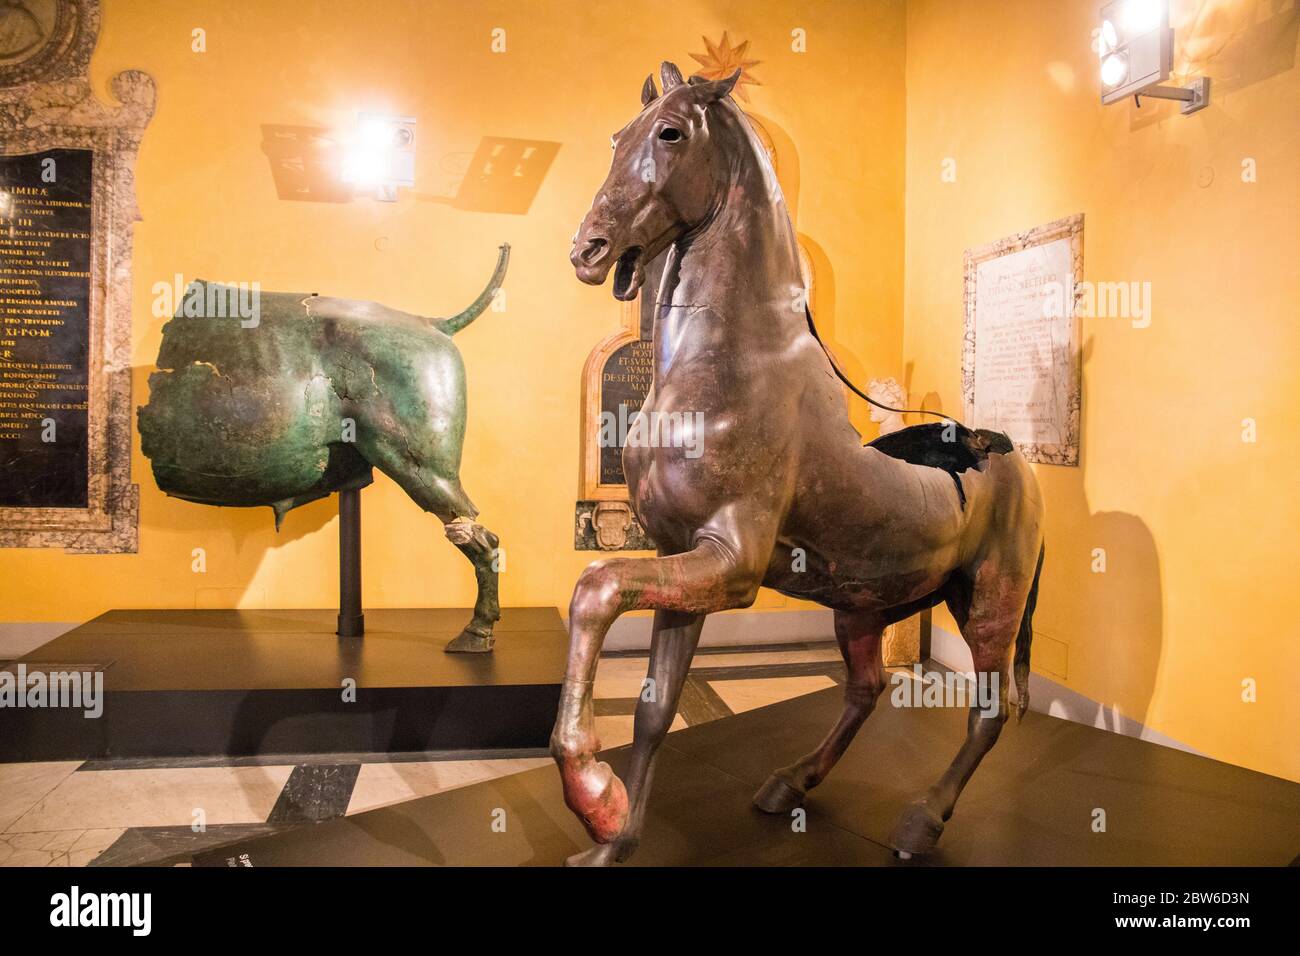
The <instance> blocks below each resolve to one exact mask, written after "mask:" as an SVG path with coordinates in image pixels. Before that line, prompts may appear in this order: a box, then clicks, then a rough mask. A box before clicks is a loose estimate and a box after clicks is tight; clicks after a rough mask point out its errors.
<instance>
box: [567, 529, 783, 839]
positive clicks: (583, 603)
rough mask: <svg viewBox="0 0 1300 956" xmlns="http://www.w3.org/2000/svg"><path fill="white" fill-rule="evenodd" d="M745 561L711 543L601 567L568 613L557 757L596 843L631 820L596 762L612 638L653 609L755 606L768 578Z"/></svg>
mask: <svg viewBox="0 0 1300 956" xmlns="http://www.w3.org/2000/svg"><path fill="white" fill-rule="evenodd" d="M739 553H742V552H740V551H739V550H737V549H731V548H724V547H723V546H722V545H720V544H718V543H717V542H715V541H712V540H706V541H704V542H703V543H701V544H700V545H699V546H698V547H696V548H695V549H694V550H693V551H690V552H688V553H686V554H678V555H672V556H671V557H659V558H614V559H612V560H609V561H598V562H596V563H595V564H592V565H591V566H590V567H588V568H587V570H586V571H584V572H583V573H582V576H581V577H580V578H579V579H578V584H577V586H576V587H575V588H574V591H573V601H572V603H571V604H570V606H569V662H568V668H567V670H566V672H565V676H564V686H563V688H562V689H561V692H560V709H559V714H558V716H557V718H556V722H555V729H554V731H553V732H552V735H551V753H552V754H553V755H554V757H555V761H556V763H557V764H558V765H559V768H560V777H561V779H562V781H563V784H564V799H565V802H566V803H567V804H568V805H569V809H570V810H572V811H573V812H574V813H575V814H577V816H578V817H579V819H581V820H582V823H583V825H584V826H585V827H586V828H587V832H588V833H590V834H591V837H592V839H594V840H595V841H596V842H597V843H611V842H613V841H614V840H616V839H617V838H618V837H619V836H620V834H622V833H623V832H624V829H625V828H626V827H627V824H628V819H629V818H628V795H627V791H626V789H625V788H624V786H623V782H622V781H621V780H619V779H618V777H617V776H615V774H614V772H613V771H612V770H611V769H610V767H609V765H608V764H606V763H602V762H600V761H598V760H597V759H596V756H595V754H596V751H597V750H598V749H599V748H600V742H599V741H598V740H597V739H596V731H595V720H594V717H593V713H592V700H591V696H592V695H591V692H592V683H593V681H594V680H595V676H596V664H597V662H598V660H599V657H600V648H601V645H602V644H603V643H604V640H605V634H606V633H607V632H608V631H609V627H610V625H611V624H613V623H614V620H615V618H617V617H618V615H620V614H622V613H623V612H624V611H633V610H639V609H643V608H654V609H656V610H663V611H676V612H679V613H681V614H689V615H701V616H702V615H705V614H708V613H711V612H713V611H723V610H727V609H728V608H733V607H746V606H748V605H749V604H751V603H753V600H754V597H755V595H756V594H757V593H758V586H759V582H760V581H761V579H762V572H761V571H760V570H758V568H757V563H756V562H745V561H743V560H741V559H739V558H737V556H736V555H737V554H739ZM688 660H689V658H688ZM665 706H666V702H665ZM673 706H674V709H675V706H676V703H675V701H674V702H673ZM669 720H671V717H669Z"/></svg>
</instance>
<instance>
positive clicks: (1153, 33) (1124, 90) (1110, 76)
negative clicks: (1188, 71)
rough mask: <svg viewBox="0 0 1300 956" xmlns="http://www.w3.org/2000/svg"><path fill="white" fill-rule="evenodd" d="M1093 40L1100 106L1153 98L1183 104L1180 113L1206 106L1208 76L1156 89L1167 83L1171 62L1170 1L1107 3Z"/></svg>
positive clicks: (1208, 89)
mask: <svg viewBox="0 0 1300 956" xmlns="http://www.w3.org/2000/svg"><path fill="white" fill-rule="evenodd" d="M1096 38H1097V39H1096V50H1097V58H1098V61H1099V63H1100V73H1101V85H1102V87H1103V88H1104V89H1103V92H1102V94H1101V101H1102V103H1114V102H1117V101H1118V100H1122V99H1124V98H1125V97H1128V96H1132V97H1134V98H1137V97H1142V96H1153V97H1156V98H1157V99H1162V100H1180V101H1182V104H1183V106H1182V111H1183V112H1184V113H1195V112H1196V111H1197V110H1199V109H1202V108H1204V107H1205V106H1207V105H1209V102H1210V79H1209V77H1206V76H1202V77H1198V78H1197V79H1195V80H1193V81H1192V82H1191V84H1190V85H1188V86H1161V85H1160V84H1161V83H1163V82H1164V81H1165V80H1167V79H1169V74H1170V72H1171V71H1172V69H1173V63H1174V31H1173V29H1172V28H1171V27H1170V26H1169V0H1114V2H1112V3H1108V4H1106V5H1105V6H1104V7H1102V8H1101V26H1100V27H1099V28H1098V29H1097V31H1096ZM1138 105H1139V106H1140V105H1141V100H1140V99H1139V100H1138Z"/></svg>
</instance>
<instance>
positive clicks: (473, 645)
mask: <svg viewBox="0 0 1300 956" xmlns="http://www.w3.org/2000/svg"><path fill="white" fill-rule="evenodd" d="M495 643H496V638H494V637H493V636H492V635H491V634H490V633H489V634H480V633H479V632H478V631H474V630H471V629H470V628H468V627H467V628H465V630H463V631H461V632H460V634H458V635H457V636H456V638H455V639H454V640H452V641H451V642H450V643H448V644H447V646H446V647H445V648H444V650H445V651H446V652H447V653H448V654H487V653H488V652H489V651H491V650H492V645H493V644H495Z"/></svg>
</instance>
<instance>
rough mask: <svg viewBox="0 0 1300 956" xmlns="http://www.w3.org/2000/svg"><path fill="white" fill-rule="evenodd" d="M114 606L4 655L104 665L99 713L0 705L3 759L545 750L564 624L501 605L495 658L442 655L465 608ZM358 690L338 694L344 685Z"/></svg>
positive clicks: (43, 666)
mask: <svg viewBox="0 0 1300 956" xmlns="http://www.w3.org/2000/svg"><path fill="white" fill-rule="evenodd" d="M337 614H338V612H337V610H336V609H331V610H298V611H290V610H274V611H272V610H268V611H233V610H210V611H185V610H164V611H158V610H138V611H127V610H121V611H109V612H108V613H106V614H102V615H100V616H99V617H97V618H95V619H94V620H91V621H89V622H87V623H86V624H83V625H82V626H80V627H78V628H76V629H74V630H72V631H69V632H68V633H67V634H65V635H63V636H62V637H59V638H57V639H55V640H54V641H51V642H50V643H48V644H46V645H44V646H43V647H40V648H38V649H37V650H35V651H33V652H32V653H31V654H28V655H27V656H26V657H23V658H21V659H19V660H16V661H13V662H10V663H8V664H7V665H5V666H6V667H7V668H9V669H14V670H16V669H17V668H18V666H19V665H26V669H27V671H28V672H32V671H42V672H58V671H79V672H94V671H102V673H103V676H104V704H103V713H102V715H101V716H99V717H97V718H88V717H87V716H85V714H84V712H83V710H81V709H70V708H41V709H13V710H6V711H5V713H4V716H3V733H0V762H14V761H28V760H74V759H90V758H104V757H181V756H205V755H221V756H248V755H254V754H268V753H288V754H316V753H347V752H358V751H362V752H389V753H392V752H400V751H424V750H460V749H475V750H483V749H496V748H510V749H519V748H533V747H546V746H547V744H548V741H549V738H550V732H551V727H552V725H553V724H554V722H555V711H556V708H557V706H558V704H559V695H560V681H561V679H562V677H563V675H564V661H565V652H566V647H567V635H566V631H565V628H564V624H563V621H562V620H561V618H560V615H559V612H558V611H556V610H555V608H548V607H515V608H504V609H502V612H501V620H500V621H499V622H498V623H497V625H496V628H495V633H496V648H495V650H494V651H493V652H492V653H490V654H447V653H445V652H444V651H443V646H444V645H445V644H446V643H447V642H448V641H450V640H451V639H452V638H454V637H455V636H456V635H457V634H458V633H460V631H461V629H462V628H463V627H464V626H465V624H466V622H467V621H469V619H470V614H471V612H470V610H469V609H468V608H439V609H417V610H402V609H372V610H369V611H367V612H366V633H365V636H364V637H355V638H340V637H337V636H336V635H335V633H334V628H335V626H336V623H337V620H336V619H337ZM349 679H351V680H353V681H355V688H356V691H355V700H354V701H351V702H349V701H348V700H345V699H344V698H345V683H344V682H345V681H346V680H349Z"/></svg>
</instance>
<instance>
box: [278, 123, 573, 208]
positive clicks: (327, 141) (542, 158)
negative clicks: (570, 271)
mask: <svg viewBox="0 0 1300 956" xmlns="http://www.w3.org/2000/svg"><path fill="white" fill-rule="evenodd" d="M559 151H560V144H559V143H552V142H547V141H545V140H532V139H513V138H510V137H505V136H484V137H483V138H482V139H480V140H479V145H478V149H477V150H476V151H475V152H474V153H473V155H472V156H470V154H468V153H451V154H448V155H447V156H444V157H443V158H442V161H441V163H440V168H441V169H442V171H443V172H444V173H449V174H451V175H455V176H457V177H458V179H459V183H460V185H459V187H458V188H457V189H456V192H455V193H454V194H453V195H436V194H433V193H420V192H414V191H410V192H408V195H409V196H410V197H411V198H412V199H416V200H418V201H420V202H434V203H445V204H447V205H450V206H452V207H454V208H456V209H462V210H464V211H466V212H494V213H510V214H513V215H519V216H522V215H524V214H525V213H527V212H528V210H529V208H530V207H531V206H532V204H533V200H534V199H535V198H536V196H537V192H538V190H540V189H541V187H542V181H543V180H545V178H546V174H547V172H549V170H550V168H551V164H552V163H553V162H554V161H555V156H556V154H557V153H559ZM262 152H264V153H265V154H266V157H267V161H268V162H269V163H270V166H271V176H272V179H273V180H274V182H275V193H276V195H277V196H278V197H279V198H280V199H284V200H290V201H294V202H331V203H346V202H351V201H352V199H353V196H354V190H353V187H352V185H351V184H349V183H346V182H344V181H343V177H342V169H343V166H344V147H343V145H342V144H341V143H340V142H339V141H338V139H337V138H335V136H334V135H333V133H332V132H331V131H330V130H329V129H327V128H326V127H323V126H291V125H284V124H275V123H264V124H263V125H262Z"/></svg>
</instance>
